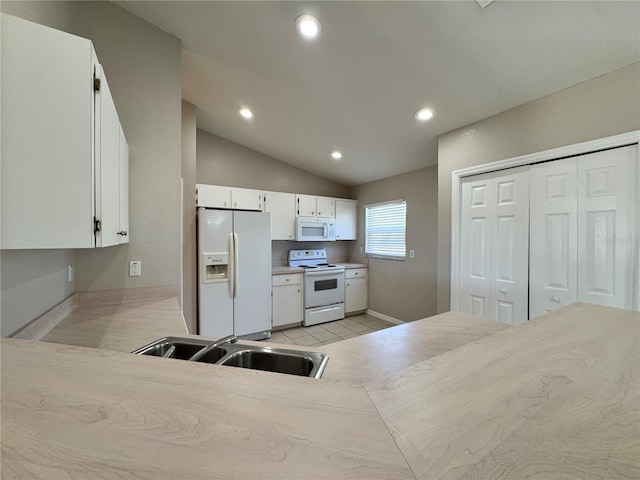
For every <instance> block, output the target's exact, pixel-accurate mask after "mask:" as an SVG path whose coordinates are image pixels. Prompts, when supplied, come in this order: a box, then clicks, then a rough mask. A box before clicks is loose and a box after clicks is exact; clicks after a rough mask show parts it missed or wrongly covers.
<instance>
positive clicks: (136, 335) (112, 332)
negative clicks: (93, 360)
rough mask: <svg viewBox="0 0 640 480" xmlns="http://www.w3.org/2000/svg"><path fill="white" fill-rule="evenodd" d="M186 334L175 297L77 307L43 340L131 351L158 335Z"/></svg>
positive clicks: (151, 340) (158, 336)
mask: <svg viewBox="0 0 640 480" xmlns="http://www.w3.org/2000/svg"><path fill="white" fill-rule="evenodd" d="M186 333H187V329H186V326H185V324H184V321H183V320H182V313H181V312H180V307H179V305H178V302H177V300H176V297H175V296H173V297H169V298H159V299H151V300H143V301H138V302H129V303H118V304H113V305H93V306H85V307H77V308H76V309H75V310H74V311H73V312H71V314H70V315H68V316H67V317H66V318H65V319H64V320H62V322H60V323H59V324H58V325H57V326H56V327H55V328H54V329H53V330H52V331H51V332H49V333H48V334H47V335H45V336H44V337H43V338H42V340H43V341H45V342H54V343H64V344H69V345H78V346H82V347H93V348H104V349H107V350H118V351H121V352H132V351H133V350H135V349H136V348H138V347H141V346H143V345H146V344H147V343H151V342H153V341H154V340H157V339H158V338H160V337H168V336H178V337H179V336H184V335H185V334H186Z"/></svg>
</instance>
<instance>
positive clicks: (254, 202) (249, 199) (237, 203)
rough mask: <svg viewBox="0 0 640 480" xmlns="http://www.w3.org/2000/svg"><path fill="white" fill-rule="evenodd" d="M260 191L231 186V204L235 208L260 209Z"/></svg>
mask: <svg viewBox="0 0 640 480" xmlns="http://www.w3.org/2000/svg"><path fill="white" fill-rule="evenodd" d="M262 196H263V194H262V192H261V191H259V190H252V189H249V188H232V189H231V205H232V208H233V209H235V210H260V211H262Z"/></svg>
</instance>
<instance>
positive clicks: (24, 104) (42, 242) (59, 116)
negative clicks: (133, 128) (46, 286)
mask: <svg viewBox="0 0 640 480" xmlns="http://www.w3.org/2000/svg"><path fill="white" fill-rule="evenodd" d="M1 61H2V79H1V85H2V87H1V88H2V193H1V194H2V228H1V230H2V248H5V249H37V248H91V247H101V246H109V245H115V244H118V243H120V242H121V241H122V240H123V238H124V237H125V236H126V237H127V238H128V232H127V235H119V234H118V232H122V233H124V231H126V230H125V229H126V228H128V227H127V225H126V224H128V213H127V212H123V211H121V210H122V209H123V208H128V198H125V197H126V195H127V194H128V193H127V192H128V185H125V184H124V181H123V178H128V172H127V171H124V170H123V169H125V168H127V165H128V157H126V158H124V157H123V155H128V147H127V145H126V141H125V138H124V134H122V132H121V127H120V122H119V119H118V114H117V112H116V110H115V105H114V102H113V99H112V98H111V93H110V91H109V88H108V84H107V82H106V77H105V76H104V74H103V72H102V68H101V66H100V64H99V62H98V59H97V57H96V54H95V51H94V49H93V46H92V44H91V42H90V41H89V40H87V39H84V38H81V37H77V36H75V35H70V34H68V33H65V32H61V31H58V30H55V29H52V28H48V27H45V26H42V25H38V24H36V23H32V22H28V21H25V20H22V19H19V18H15V17H11V16H9V15H5V14H3V15H2V59H1ZM121 220H123V221H125V225H121ZM124 241H126V240H124Z"/></svg>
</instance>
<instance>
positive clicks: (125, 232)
mask: <svg viewBox="0 0 640 480" xmlns="http://www.w3.org/2000/svg"><path fill="white" fill-rule="evenodd" d="M118 235H121V236H123V237H126V236H127V231H126V230H120V231H119V232H118Z"/></svg>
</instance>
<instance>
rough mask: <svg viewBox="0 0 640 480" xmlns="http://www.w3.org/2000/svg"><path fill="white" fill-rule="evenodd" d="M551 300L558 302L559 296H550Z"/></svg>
mask: <svg viewBox="0 0 640 480" xmlns="http://www.w3.org/2000/svg"><path fill="white" fill-rule="evenodd" d="M551 301H552V302H555V303H560V297H558V296H557V295H554V296H553V297H551Z"/></svg>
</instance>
